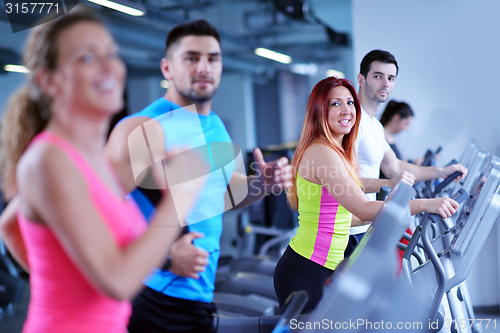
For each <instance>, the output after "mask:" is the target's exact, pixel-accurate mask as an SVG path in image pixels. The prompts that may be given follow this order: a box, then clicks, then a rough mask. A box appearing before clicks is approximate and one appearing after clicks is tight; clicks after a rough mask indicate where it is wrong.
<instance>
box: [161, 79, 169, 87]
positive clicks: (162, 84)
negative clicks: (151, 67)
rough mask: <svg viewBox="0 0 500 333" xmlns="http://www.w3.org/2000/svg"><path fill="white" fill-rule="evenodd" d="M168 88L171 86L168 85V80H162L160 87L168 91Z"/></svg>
mask: <svg viewBox="0 0 500 333" xmlns="http://www.w3.org/2000/svg"><path fill="white" fill-rule="evenodd" d="M168 86H169V84H168V81H167V80H161V81H160V87H162V88H165V89H168Z"/></svg>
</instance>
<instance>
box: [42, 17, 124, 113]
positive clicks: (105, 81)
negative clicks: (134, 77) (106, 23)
mask: <svg viewBox="0 0 500 333" xmlns="http://www.w3.org/2000/svg"><path fill="white" fill-rule="evenodd" d="M124 83H125V66H124V64H123V62H122V61H121V59H120V57H119V55H118V46H117V45H116V43H115V41H114V40H113V37H112V36H111V35H110V33H109V32H108V31H107V30H106V28H104V27H103V26H102V25H100V24H98V23H94V22H82V23H77V24H75V25H73V26H71V27H69V28H68V29H67V30H65V31H63V32H61V34H60V35H59V36H58V38H57V65H56V69H55V70H54V72H53V74H52V76H51V79H50V83H49V86H48V94H49V95H50V96H51V97H52V99H53V100H54V103H55V104H57V103H59V104H61V103H62V105H64V106H65V107H66V109H70V110H83V111H84V112H92V111H97V112H104V113H107V114H113V113H116V112H118V111H119V110H120V109H121V108H123V103H124V102H123V90H124Z"/></svg>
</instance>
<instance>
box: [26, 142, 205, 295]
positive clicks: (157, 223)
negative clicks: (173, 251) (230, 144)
mask: <svg viewBox="0 0 500 333" xmlns="http://www.w3.org/2000/svg"><path fill="white" fill-rule="evenodd" d="M44 148H45V151H43V152H42V153H40V154H38V155H39V156H28V157H26V158H23V159H22V160H21V162H20V165H19V168H18V184H19V191H20V198H21V202H22V204H21V209H22V211H23V214H24V215H25V216H26V217H27V218H28V219H30V220H32V221H35V222H39V223H44V224H46V225H47V226H48V227H49V228H51V230H52V231H53V233H54V234H55V236H56V237H57V238H58V239H59V241H60V243H61V245H62V246H63V248H64V249H65V250H66V252H67V253H68V255H69V257H71V258H72V259H73V260H74V262H75V263H76V265H77V266H78V267H79V269H80V270H81V272H82V274H83V275H85V276H86V277H87V278H88V279H89V280H90V281H92V283H93V284H94V285H95V286H96V287H97V288H98V289H100V290H101V291H102V292H104V293H105V294H107V295H108V296H110V297H113V298H116V299H130V298H131V297H133V296H134V295H135V294H136V293H137V292H138V291H139V290H140V288H141V286H142V283H141V281H142V279H143V278H144V277H146V276H147V274H148V273H150V271H151V269H153V268H154V267H156V266H159V265H161V264H162V263H163V261H164V260H165V258H166V257H167V254H168V251H169V248H170V245H171V244H172V242H173V241H174V240H175V239H176V238H177V236H178V233H179V230H180V226H179V221H182V220H184V218H185V215H186V213H187V212H188V211H189V210H190V208H191V206H192V204H193V202H194V200H195V199H196V196H197V192H198V190H199V188H200V187H201V183H200V184H198V185H199V186H198V185H195V186H194V187H191V188H186V189H185V190H183V189H180V190H181V192H177V189H176V195H178V196H181V198H180V199H182V200H179V202H177V201H176V205H175V206H174V204H173V201H172V200H170V196H169V197H168V198H167V199H165V198H164V199H163V200H162V201H161V202H160V204H159V205H158V207H157V212H156V215H155V217H154V218H153V219H152V221H151V224H150V227H149V228H148V230H147V231H146V232H145V233H144V234H143V235H142V236H141V237H139V238H138V239H136V240H135V241H133V242H132V243H130V244H129V245H128V246H126V247H124V248H120V247H119V246H118V245H117V243H116V242H115V240H114V239H113V237H112V235H111V233H110V232H109V230H108V228H107V226H106V223H105V222H104V221H103V220H102V218H101V215H100V214H99V213H98V211H97V210H96V208H95V206H94V204H93V203H92V201H91V198H90V196H89V192H88V188H87V184H86V182H85V180H84V178H83V176H82V175H81V174H80V173H79V172H78V170H77V169H76V168H75V167H74V165H73V164H72V162H71V161H70V160H69V158H68V157H67V156H66V155H65V154H64V153H63V152H62V151H61V150H59V149H58V148H57V147H53V146H46V147H44ZM32 155H33V154H32ZM179 155H181V156H180V157H179V156H177V157H176V156H174V157H172V158H171V159H170V160H169V161H168V163H167V168H169V170H167V171H168V172H169V173H170V172H171V173H172V174H178V175H180V176H185V173H186V172H188V174H189V172H193V169H196V168H202V167H203V168H206V165H205V164H204V163H203V162H202V161H201V158H200V157H199V156H198V155H195V154H179ZM35 171H36V172H35ZM191 184H193V182H191Z"/></svg>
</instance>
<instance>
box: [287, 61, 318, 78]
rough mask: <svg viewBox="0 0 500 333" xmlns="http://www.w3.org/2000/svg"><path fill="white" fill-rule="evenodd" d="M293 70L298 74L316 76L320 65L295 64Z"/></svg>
mask: <svg viewBox="0 0 500 333" xmlns="http://www.w3.org/2000/svg"><path fill="white" fill-rule="evenodd" d="M291 71H292V72H293V73H296V74H302V75H309V76H315V75H316V74H317V73H318V65H316V64H314V63H311V64H293V65H292V66H291Z"/></svg>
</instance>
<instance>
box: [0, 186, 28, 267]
mask: <svg viewBox="0 0 500 333" xmlns="http://www.w3.org/2000/svg"><path fill="white" fill-rule="evenodd" d="M18 208H19V199H18V197H17V196H16V197H14V198H13V199H12V200H11V201H10V202H9V204H8V205H7V207H5V209H4V210H3V212H2V215H0V236H1V237H2V240H3V242H4V244H5V247H6V248H7V250H9V253H10V254H11V255H12V257H13V258H14V259H15V260H16V261H17V263H18V264H19V265H20V266H21V267H22V268H23V269H24V270H25V271H26V272H29V264H28V257H27V255H26V247H25V246H24V240H23V237H22V235H21V230H19V224H18V223H17V210H18Z"/></svg>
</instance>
